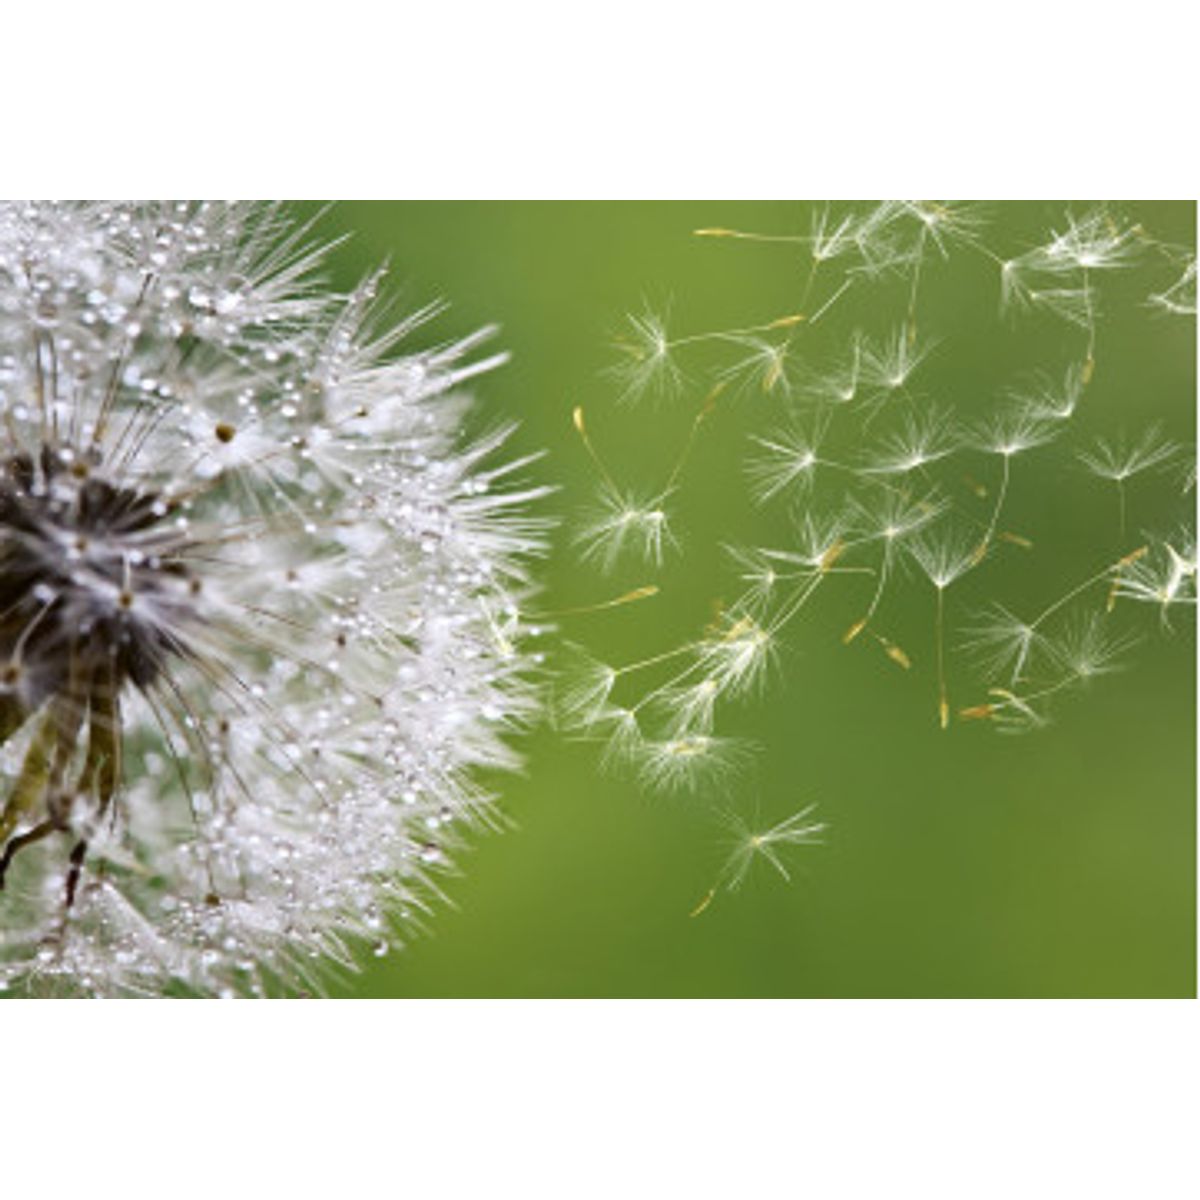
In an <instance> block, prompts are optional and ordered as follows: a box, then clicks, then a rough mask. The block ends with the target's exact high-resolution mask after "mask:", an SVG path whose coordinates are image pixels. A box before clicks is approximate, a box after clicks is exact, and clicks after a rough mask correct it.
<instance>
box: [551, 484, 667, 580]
mask: <svg viewBox="0 0 1200 1200" xmlns="http://www.w3.org/2000/svg"><path fill="white" fill-rule="evenodd" d="M663 501H664V497H662V496H657V497H652V498H646V499H643V498H639V497H637V496H635V495H633V494H632V493H626V492H621V491H617V490H616V489H615V488H613V487H611V486H609V485H607V484H605V485H604V486H602V487H601V489H600V493H599V496H598V498H597V501H596V504H595V507H594V508H593V510H592V511H591V512H590V513H588V514H587V515H586V516H585V517H584V518H583V520H582V522H581V525H580V528H579V531H578V532H577V533H576V535H575V542H576V544H577V545H578V546H579V547H580V552H581V554H582V555H583V558H584V559H585V560H586V561H589V562H594V563H596V564H598V565H599V566H600V568H601V569H602V570H604V571H606V572H609V571H612V570H614V569H615V568H616V566H617V564H618V563H619V562H621V561H622V560H623V559H625V558H630V559H633V560H634V561H636V562H639V563H642V564H648V565H651V566H655V567H658V566H661V565H662V561H663V552H664V550H665V549H667V548H674V547H676V546H677V545H678V543H677V542H676V540H675V536H674V534H673V533H672V532H671V528H670V520H669V517H668V514H667V511H666V509H665V508H664V507H663Z"/></svg>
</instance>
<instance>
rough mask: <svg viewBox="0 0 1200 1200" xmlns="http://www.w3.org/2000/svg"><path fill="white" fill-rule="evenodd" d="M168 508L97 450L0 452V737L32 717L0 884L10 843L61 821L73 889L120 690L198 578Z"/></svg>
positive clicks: (116, 754) (185, 604) (113, 778)
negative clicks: (116, 479)
mask: <svg viewBox="0 0 1200 1200" xmlns="http://www.w3.org/2000/svg"><path fill="white" fill-rule="evenodd" d="M170 515H171V506H170V505H169V504H167V503H166V502H165V501H164V500H163V499H162V498H161V497H159V496H158V495H156V494H155V493H153V492H147V491H143V490H141V489H139V488H136V487H130V486H124V485H120V484H114V483H113V482H111V481H110V480H108V479H106V478H105V477H104V472H103V469H102V463H101V460H100V457H99V455H98V454H79V453H77V452H75V451H73V450H71V449H68V448H63V447H58V446H54V445H50V444H45V443H44V444H43V445H42V448H41V450H40V452H39V453H38V455H37V457H36V458H34V457H33V456H32V455H29V454H27V453H16V454H11V455H9V456H8V457H7V458H5V459H0V744H2V743H3V742H5V741H7V740H8V738H9V737H10V736H12V735H13V734H14V733H16V732H17V731H18V730H19V729H21V728H22V727H24V726H26V725H27V724H28V725H29V726H31V729H32V732H31V734H30V738H29V742H28V745H27V746H26V749H25V753H24V756H23V760H22V764H21V767H20V770H19V772H18V775H17V778H16V781H15V783H14V785H13V787H12V789H11V790H10V792H9V794H8V796H7V797H6V799H5V803H4V806H3V809H2V810H0V888H2V887H3V886H4V883H5V877H6V874H7V872H8V868H9V867H10V865H11V863H12V860H13V858H14V857H15V855H16V854H17V853H18V852H19V851H20V850H22V849H23V848H24V847H26V846H29V845H32V844H34V843H36V842H38V841H41V840H42V839H44V838H46V837H49V836H51V835H52V834H54V833H57V832H62V833H66V834H68V835H70V836H72V837H73V838H74V839H75V841H74V845H73V848H72V850H71V853H70V859H69V868H68V871H67V876H66V889H65V893H66V894H65V901H66V906H67V908H70V907H71V906H72V905H73V904H74V902H75V894H76V889H77V887H78V885H79V881H80V875H81V872H82V869H83V863H84V858H85V856H86V854H87V847H88V839H89V837H90V836H91V835H90V832H89V830H91V829H93V828H94V822H95V821H98V820H99V819H101V818H102V817H103V816H104V815H105V813H106V812H108V810H109V808H110V806H111V803H112V801H113V798H114V796H115V794H116V790H117V787H118V785H119V781H120V763H121V693H122V692H123V691H124V689H125V688H126V686H127V685H130V684H132V685H133V686H134V687H136V688H139V689H142V690H145V689H147V688H149V687H150V686H151V685H153V684H154V683H155V681H156V679H157V678H158V677H159V675H160V674H162V673H164V672H165V669H166V661H167V659H168V657H170V656H171V655H178V654H182V653H184V652H185V647H184V644H183V642H182V641H181V640H180V636H179V630H180V629H181V627H183V626H184V625H186V622H187V620H188V618H189V616H190V614H191V600H192V598H193V597H194V596H195V595H196V594H197V592H198V590H199V588H198V584H197V583H196V581H195V580H193V579H192V578H191V576H190V575H189V573H188V571H187V569H186V568H185V567H184V566H183V564H182V562H180V561H179V560H178V555H179V553H180V551H181V549H182V547H183V545H184V544H185V538H186V535H185V534H183V533H181V532H180V531H179V530H177V529H175V528H174V527H173V526H172V525H171V523H170V522H168V521H165V520H164V518H168V517H169V516H170ZM80 760H82V765H81V766H80V767H79V768H78V770H77V771H76V770H75V764H77V763H78V762H80ZM79 810H82V813H81V812H80V811H79ZM81 816H82V821H81V820H80V817H81ZM31 817H32V818H33V820H34V821H35V823H34V824H33V825H32V826H31V827H29V828H28V829H26V830H25V832H22V833H17V832H16V831H17V830H18V828H20V827H21V825H22V823H23V822H25V821H26V820H28V819H29V818H31Z"/></svg>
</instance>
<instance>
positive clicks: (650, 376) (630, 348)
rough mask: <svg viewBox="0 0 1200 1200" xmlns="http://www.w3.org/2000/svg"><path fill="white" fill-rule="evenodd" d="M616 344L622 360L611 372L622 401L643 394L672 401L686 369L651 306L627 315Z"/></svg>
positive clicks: (681, 387) (662, 321)
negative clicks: (678, 359)
mask: <svg viewBox="0 0 1200 1200" xmlns="http://www.w3.org/2000/svg"><path fill="white" fill-rule="evenodd" d="M615 345H616V348H617V350H618V352H619V354H620V359H619V361H618V363H617V364H616V365H615V366H613V367H611V368H610V374H611V376H612V378H613V379H615V380H616V381H617V383H618V385H619V388H620V398H621V400H622V401H623V402H625V403H632V402H633V401H636V400H640V399H642V398H643V397H644V396H650V397H652V398H654V399H660V400H670V399H673V398H674V397H675V396H677V395H678V394H679V392H680V391H681V390H682V389H683V383H684V379H683V372H682V371H681V370H680V369H679V366H678V364H677V363H676V361H675V356H674V353H673V347H672V344H671V340H670V338H669V337H668V336H667V327H666V322H665V319H664V318H662V317H660V316H658V315H656V314H655V313H653V312H651V311H650V310H649V309H646V310H645V311H643V312H641V313H629V314H627V315H626V317H625V326H624V329H623V330H622V332H621V334H620V336H619V337H618V338H617V340H616V342H615Z"/></svg>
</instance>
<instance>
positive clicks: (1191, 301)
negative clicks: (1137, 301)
mask: <svg viewBox="0 0 1200 1200" xmlns="http://www.w3.org/2000/svg"><path fill="white" fill-rule="evenodd" d="M1149 303H1150V304H1151V305H1153V306H1154V307H1155V308H1160V309H1162V310H1163V312H1168V313H1173V314H1175V315H1176V316H1185V317H1194V316H1195V315H1196V256H1195V254H1189V255H1187V256H1186V257H1185V259H1184V264H1183V271H1182V273H1181V274H1180V276H1179V278H1178V279H1176V280H1175V282H1174V283H1172V284H1171V285H1170V287H1167V288H1164V289H1163V290H1162V291H1161V292H1154V293H1153V294H1152V295H1151V296H1150V299H1149Z"/></svg>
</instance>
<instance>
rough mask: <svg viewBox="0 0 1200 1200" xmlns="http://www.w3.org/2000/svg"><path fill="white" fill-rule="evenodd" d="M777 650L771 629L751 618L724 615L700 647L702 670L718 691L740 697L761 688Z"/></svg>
mask: <svg viewBox="0 0 1200 1200" xmlns="http://www.w3.org/2000/svg"><path fill="white" fill-rule="evenodd" d="M776 648H777V647H776V643H775V638H774V637H773V635H772V633H771V632H770V630H768V629H766V628H764V627H763V626H762V625H760V624H759V623H758V622H757V621H756V620H755V619H754V618H753V617H751V616H749V615H747V614H742V615H739V616H728V615H727V616H725V617H723V618H722V620H721V621H720V624H719V626H718V628H717V629H716V630H715V631H714V632H713V633H712V634H711V635H710V636H709V637H707V638H706V639H705V640H704V642H703V643H702V644H701V647H700V662H701V667H702V669H703V670H704V671H705V672H707V673H708V675H709V677H710V678H711V679H712V681H713V682H714V683H715V684H716V686H717V688H718V690H719V691H722V692H725V691H728V692H729V693H730V694H731V695H734V696H738V695H743V694H745V693H746V692H750V691H754V690H756V689H757V688H758V687H760V686H761V685H762V683H763V680H764V677H765V675H766V674H767V672H768V670H769V669H770V666H771V663H772V662H773V660H774V657H775V653H776Z"/></svg>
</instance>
